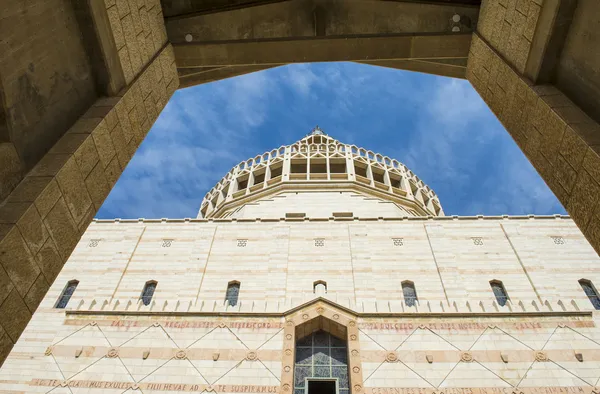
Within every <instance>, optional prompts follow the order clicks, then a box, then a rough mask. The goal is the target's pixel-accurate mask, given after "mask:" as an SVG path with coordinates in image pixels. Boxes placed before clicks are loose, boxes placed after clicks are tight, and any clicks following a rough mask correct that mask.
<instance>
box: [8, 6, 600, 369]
mask: <svg viewBox="0 0 600 394" xmlns="http://www.w3.org/2000/svg"><path fill="white" fill-rule="evenodd" d="M190 4H192V5H190ZM576 6H577V7H576ZM406 15H410V16H411V17H410V18H406ZM599 15H600V3H599V2H597V1H594V0H579V2H576V1H575V0H517V1H515V0H481V1H480V0H438V1H422V2H421V1H419V0H414V1H413V0H411V1H377V0H348V1H329V2H326V1H320V0H290V1H278V0H274V1H255V0H209V1H203V2H189V1H183V0H169V1H167V0H163V1H162V5H161V2H160V1H159V0H98V1H91V0H90V1H77V2H64V1H62V0H32V1H29V2H15V1H13V2H7V4H6V6H5V7H3V8H2V10H1V11H0V18H1V19H2V20H3V23H2V24H0V34H1V35H2V37H3V40H2V42H1V43H0V49H1V50H0V86H1V87H2V88H1V90H0V96H1V98H0V101H1V102H2V110H0V199H1V200H2V203H1V204H0V265H1V266H2V267H1V268H0V360H3V359H4V358H5V356H6V355H7V354H8V352H9V351H10V349H11V347H12V344H13V343H15V342H16V341H17V339H18V338H19V336H20V334H21V332H22V331H23V329H24V327H25V326H26V324H27V322H28V321H29V319H30V318H31V315H32V313H33V312H34V311H35V309H36V308H37V305H38V304H39V302H40V301H41V299H42V298H43V296H44V295H45V293H46V291H47V289H48V287H49V285H50V284H51V283H52V282H53V281H54V278H55V277H56V275H57V274H58V272H60V270H61V268H62V266H63V264H64V262H65V261H66V260H67V259H68V257H69V255H70V254H71V252H72V250H73V248H74V247H75V245H76V244H77V242H78V240H79V238H80V237H81V235H82V234H83V232H84V231H85V229H86V227H87V225H88V224H89V223H90V221H91V219H92V218H93V216H94V215H95V213H96V212H97V210H98V209H99V207H100V206H101V204H102V203H103V201H104V199H105V198H106V196H107V195H108V193H109V192H110V190H111V188H112V187H113V186H114V185H115V183H116V182H117V180H118V178H119V176H120V174H121V172H122V171H123V169H124V168H125V166H126V165H127V163H128V162H129V160H130V159H131V157H132V156H133V155H134V153H135V151H136V149H137V148H138V146H139V145H140V143H141V142H142V140H143V139H144V137H145V136H146V134H147V133H148V131H149V130H150V128H151V126H152V124H153V123H154V121H155V120H156V118H157V117H158V115H159V113H160V112H161V111H162V109H163V108H164V106H165V105H166V103H167V101H168V100H169V98H170V96H171V95H172V94H173V92H174V91H175V90H177V89H178V88H179V87H180V86H181V87H183V86H191V85H194V84H198V83H204V82H208V81H213V80H217V79H222V78H227V77H230V76H234V75H241V74H244V73H248V72H252V71H257V70H262V69H266V68H269V67H274V66H278V65H282V64H288V63H295V62H307V61H357V62H362V63H368V64H375V65H379V66H384V67H392V68H399V69H406V70H414V71H422V72H429V73H434V74H438V75H446V76H452V77H458V78H465V77H466V78H467V79H468V80H469V81H470V82H471V83H472V85H473V87H474V88H475V89H476V90H477V91H478V92H479V94H480V95H481V97H482V98H483V99H484V101H485V102H486V103H487V104H488V105H489V107H490V108H491V110H492V111H493V112H494V113H495V114H496V116H497V117H498V118H499V119H500V121H501V122H502V124H503V125H504V126H505V127H506V129H507V131H508V132H509V133H510V134H511V136H512V137H513V138H514V140H515V141H516V143H517V144H518V145H519V147H520V148H521V149H522V150H523V152H524V153H525V155H526V156H527V157H528V159H529V160H530V161H531V163H532V164H533V165H534V167H535V168H536V169H537V171H538V172H539V173H540V175H541V176H542V178H543V179H544V180H545V182H546V183H547V184H548V186H549V187H550V188H551V190H552V191H553V192H554V193H555V194H556V196H557V197H558V199H559V200H560V201H561V202H562V204H563V205H564V206H565V207H566V209H567V211H568V212H569V213H570V215H571V216H572V217H573V219H574V221H575V223H576V224H577V225H578V226H579V228H580V229H581V231H582V232H583V234H584V235H585V236H586V238H587V239H588V241H589V242H590V243H591V244H592V246H593V247H594V248H595V249H596V250H597V251H600V204H599V203H598V200H599V199H600V156H599V152H600V125H599V124H598V123H597V122H598V121H599V120H600V93H599V92H600V77H598V75H600V72H599V70H600V64H598V63H599V61H598V59H596V58H594V57H593V56H594V51H590V50H589V49H590V48H597V47H598V46H600V32H598V31H597V29H594V28H592V27H594V26H595V25H597V19H598V18H600V17H599ZM400 16H403V17H402V18H400ZM274 21H276V23H275V22H274ZM372 21H377V23H372ZM30 26H35V29H32V28H30ZM223 26H225V28H222V27H223ZM590 26H591V27H590ZM584 110H585V112H584ZM3 119H6V120H5V121H4V120H3ZM3 122H4V123H3Z"/></svg>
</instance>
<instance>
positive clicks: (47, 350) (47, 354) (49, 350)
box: [44, 346, 54, 356]
mask: <svg viewBox="0 0 600 394" xmlns="http://www.w3.org/2000/svg"><path fill="white" fill-rule="evenodd" d="M52 350H54V348H53V347H52V346H48V347H47V348H46V351H45V352H44V355H46V356H49V355H51V354H52Z"/></svg>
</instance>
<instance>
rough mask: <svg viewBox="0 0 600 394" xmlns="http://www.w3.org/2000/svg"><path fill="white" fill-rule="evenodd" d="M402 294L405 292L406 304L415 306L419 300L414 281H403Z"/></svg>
mask: <svg viewBox="0 0 600 394" xmlns="http://www.w3.org/2000/svg"><path fill="white" fill-rule="evenodd" d="M402 294H404V302H405V303H406V306H415V303H416V301H417V290H415V284H414V283H412V282H402Z"/></svg>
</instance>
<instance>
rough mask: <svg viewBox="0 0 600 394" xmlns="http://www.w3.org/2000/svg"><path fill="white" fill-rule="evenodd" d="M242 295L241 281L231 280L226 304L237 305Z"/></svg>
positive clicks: (226, 295) (226, 294)
mask: <svg viewBox="0 0 600 394" xmlns="http://www.w3.org/2000/svg"><path fill="white" fill-rule="evenodd" d="M239 295H240V283H239V282H231V283H229V284H228V285H227V293H225V304H229V305H230V306H236V305H237V303H238V297H239Z"/></svg>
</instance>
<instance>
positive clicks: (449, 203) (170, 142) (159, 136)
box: [97, 63, 565, 218]
mask: <svg viewBox="0 0 600 394" xmlns="http://www.w3.org/2000/svg"><path fill="white" fill-rule="evenodd" d="M317 124H318V125H319V126H320V127H321V128H322V129H323V130H324V131H325V132H326V133H328V134H329V135H331V136H332V137H334V138H336V139H338V140H340V141H342V142H345V143H350V144H356V145H358V146H361V147H364V148H367V149H370V150H372V151H374V152H378V153H381V154H383V155H387V156H389V157H392V158H395V159H397V160H399V161H401V162H403V163H404V164H406V165H407V166H408V167H409V168H410V169H411V170H413V172H414V173H415V174H417V176H419V177H420V178H421V179H423V181H424V182H425V183H426V184H428V185H429V186H430V187H432V188H433V190H435V191H436V193H437V194H438V196H439V198H440V201H441V203H442V206H443V207H444V210H445V212H446V214H447V215H477V214H483V215H499V214H509V215H518V214H553V213H563V214H564V213H565V211H564V209H563V207H562V206H561V205H560V203H559V202H558V201H557V199H556V198H555V197H554V195H553V194H552V192H551V191H550V190H549V189H548V187H547V186H546V184H545V183H544V182H543V181H542V180H541V178H540V177H539V176H538V174H537V172H536V171H535V170H534V169H533V167H532V166H531V164H530V163H529V162H528V161H527V159H526V158H525V156H524V155H523V154H522V153H521V151H520V150H519V148H518V147H517V146H516V144H515V143H514V142H513V140H512V139H511V138H510V136H509V134H508V133H507V132H506V131H505V130H504V128H503V127H502V125H501V124H500V123H499V122H498V120H497V119H496V117H495V116H494V115H493V114H492V112H491V111H490V110H489V109H488V108H487V106H486V105H485V104H484V103H483V101H482V100H481V99H480V98H479V96H478V94H477V93H476V92H475V90H473V88H472V87H471V86H470V84H469V83H468V82H466V81H463V80H457V79H450V78H443V77H437V76H433V75H427V74H420V73H414V72H409V71H400V70H392V69H386V68H382V67H375V66H369V65H361V64H355V63H313V64H296V65H289V66H284V67H277V68H273V69H269V70H265V71H262V72H257V73H252V74H248V75H244V76H240V77H236V78H230V79H226V80H223V81H218V82H213V83H208V84H204V85H199V86H195V87H191V88H186V89H182V90H178V91H177V92H175V94H174V96H173V97H172V98H171V100H170V101H169V103H168V104H167V106H166V108H165V109H164V111H163V112H162V114H161V115H160V117H159V118H158V120H157V121H156V123H155V124H154V126H153V127H152V130H150V133H149V134H148V136H147V137H146V139H145V140H144V142H143V143H142V145H141V146H140V148H139V150H138V152H137V153H136V155H135V156H134V157H133V159H132V160H131V162H130V163H129V165H128V166H127V168H126V169H125V171H124V172H123V175H122V176H121V178H120V179H119V181H118V183H117V184H116V186H115V187H114V189H113V190H112V192H111V193H110V195H109V197H108V198H107V200H106V201H105V203H104V205H103V206H102V208H101V209H100V211H99V212H98V215H97V217H98V218H185V217H192V218H193V217H196V215H197V211H198V208H199V206H200V203H201V201H202V197H203V196H204V194H205V193H206V192H207V191H208V190H210V188H211V187H212V186H213V185H214V184H215V183H216V182H217V181H218V180H219V179H220V178H221V177H222V176H223V175H225V173H227V172H228V171H229V170H230V169H231V167H233V166H234V165H236V164H237V163H239V162H240V161H243V160H246V159H248V158H250V157H254V156H256V155H257V154H261V153H263V152H265V151H267V150H271V149H273V148H276V147H279V146H281V145H287V144H290V143H293V142H295V141H297V140H299V139H301V138H302V137H303V136H304V135H306V134H307V133H308V132H310V130H311V129H312V128H313V127H314V126H315V125H317Z"/></svg>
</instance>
